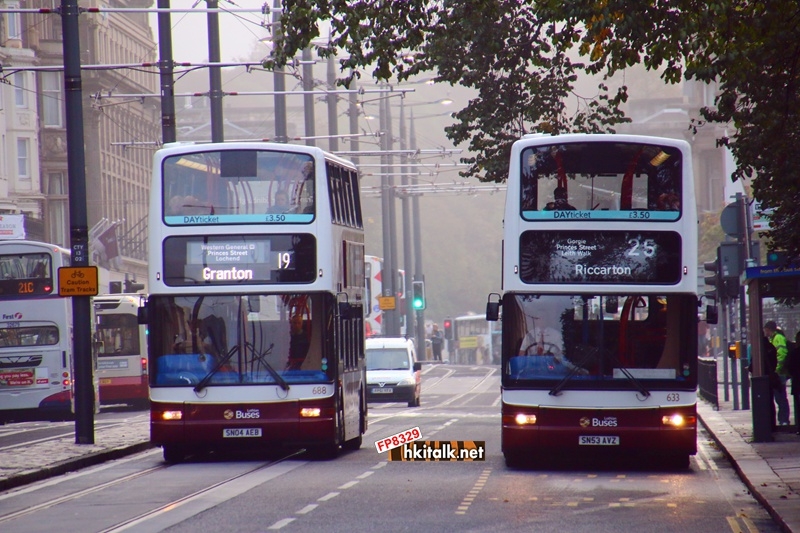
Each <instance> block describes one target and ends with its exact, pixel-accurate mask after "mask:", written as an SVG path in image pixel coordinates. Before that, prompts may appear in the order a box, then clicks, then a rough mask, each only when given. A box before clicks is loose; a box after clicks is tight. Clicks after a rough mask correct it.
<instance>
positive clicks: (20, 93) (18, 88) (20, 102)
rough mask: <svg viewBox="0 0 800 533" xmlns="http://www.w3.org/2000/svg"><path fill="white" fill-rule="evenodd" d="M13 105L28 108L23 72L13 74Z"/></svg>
mask: <svg viewBox="0 0 800 533" xmlns="http://www.w3.org/2000/svg"><path fill="white" fill-rule="evenodd" d="M14 104H15V105H16V106H17V107H28V94H27V87H26V84H25V73H24V72H17V73H15V74H14Z"/></svg>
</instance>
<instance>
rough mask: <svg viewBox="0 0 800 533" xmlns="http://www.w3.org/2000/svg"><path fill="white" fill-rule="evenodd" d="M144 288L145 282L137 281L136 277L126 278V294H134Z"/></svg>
mask: <svg viewBox="0 0 800 533" xmlns="http://www.w3.org/2000/svg"><path fill="white" fill-rule="evenodd" d="M142 289H144V283H136V280H135V279H126V280H125V294H133V293H134V292H138V291H140V290H142Z"/></svg>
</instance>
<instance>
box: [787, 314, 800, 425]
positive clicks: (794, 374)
mask: <svg viewBox="0 0 800 533" xmlns="http://www.w3.org/2000/svg"><path fill="white" fill-rule="evenodd" d="M786 366H787V369H788V371H789V375H790V376H791V378H792V401H793V403H794V427H795V429H796V430H797V434H798V435H800V418H798V417H800V330H798V331H797V333H795V334H794V345H793V346H792V347H791V348H790V349H789V354H788V355H787V356H786Z"/></svg>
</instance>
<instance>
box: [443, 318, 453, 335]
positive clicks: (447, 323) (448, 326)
mask: <svg viewBox="0 0 800 533" xmlns="http://www.w3.org/2000/svg"><path fill="white" fill-rule="evenodd" d="M444 338H445V339H447V340H452V339H453V321H452V320H451V319H449V318H445V319H444Z"/></svg>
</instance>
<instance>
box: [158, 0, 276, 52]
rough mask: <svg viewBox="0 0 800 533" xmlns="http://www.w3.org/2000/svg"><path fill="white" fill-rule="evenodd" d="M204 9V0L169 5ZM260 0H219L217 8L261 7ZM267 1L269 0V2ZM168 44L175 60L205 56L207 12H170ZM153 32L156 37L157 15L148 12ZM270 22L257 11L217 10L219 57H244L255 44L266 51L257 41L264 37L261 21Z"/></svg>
mask: <svg viewBox="0 0 800 533" xmlns="http://www.w3.org/2000/svg"><path fill="white" fill-rule="evenodd" d="M195 4H197V5H196V9H198V10H200V9H204V8H205V7H206V4H205V2H194V1H190V0H172V1H171V2H170V6H171V7H172V8H180V9H188V8H193V7H195ZM263 4H264V2H263V0H259V1H257V0H237V1H236V3H235V4H234V3H232V2H227V1H224V0H221V1H220V2H219V7H220V8H221V9H254V10H259V11H260V10H261V6H262V5H263ZM270 4H271V2H270ZM171 16H172V48H173V55H174V58H175V60H176V61H191V62H202V61H205V60H206V59H207V58H208V38H207V35H208V26H207V24H206V21H207V17H208V16H207V14H206V13H202V12H198V13H172V15H171ZM150 19H151V25H152V27H153V35H154V36H155V38H156V40H158V26H157V22H156V20H157V15H155V14H152V15H150ZM270 22H271V17H269V16H265V15H262V14H261V13H260V12H259V13H220V14H219V27H220V53H221V57H222V60H223V61H233V60H235V59H243V58H248V57H249V56H250V53H251V51H252V50H253V48H254V47H256V46H258V47H260V49H262V50H263V51H264V55H266V54H267V52H268V48H267V47H266V46H265V45H263V44H259V40H260V39H264V38H268V37H269V35H270V34H269V31H268V30H267V27H265V26H264V25H265V24H266V25H267V26H268V24H269V23H270Z"/></svg>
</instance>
